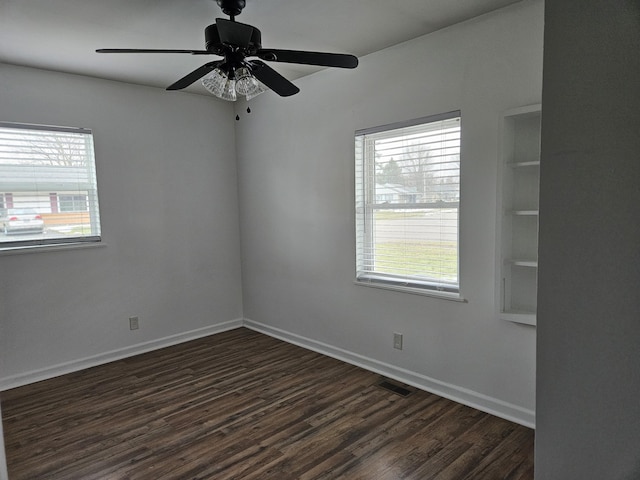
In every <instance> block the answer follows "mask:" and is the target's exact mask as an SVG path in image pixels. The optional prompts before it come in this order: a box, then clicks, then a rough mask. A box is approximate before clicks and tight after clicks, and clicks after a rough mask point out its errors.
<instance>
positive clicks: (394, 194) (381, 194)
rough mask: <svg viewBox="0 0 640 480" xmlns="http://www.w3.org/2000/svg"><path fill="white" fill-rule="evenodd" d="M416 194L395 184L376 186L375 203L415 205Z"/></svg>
mask: <svg viewBox="0 0 640 480" xmlns="http://www.w3.org/2000/svg"><path fill="white" fill-rule="evenodd" d="M417 198H418V192H417V190H416V189H415V188H413V187H405V186H403V185H398V184H396V183H383V184H380V183H378V184H376V203H415V202H416V201H417Z"/></svg>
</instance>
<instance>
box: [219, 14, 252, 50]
mask: <svg viewBox="0 0 640 480" xmlns="http://www.w3.org/2000/svg"><path fill="white" fill-rule="evenodd" d="M216 27H218V35H219V36H220V41H221V42H222V43H226V44H228V45H233V46H236V47H240V48H245V47H248V46H249V43H250V42H251V36H252V35H253V27H252V26H251V25H247V24H245V23H239V22H232V21H231V20H226V19H224V18H216Z"/></svg>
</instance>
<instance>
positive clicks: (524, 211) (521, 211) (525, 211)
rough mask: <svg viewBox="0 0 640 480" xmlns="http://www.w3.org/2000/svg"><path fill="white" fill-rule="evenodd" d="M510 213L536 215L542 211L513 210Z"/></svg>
mask: <svg viewBox="0 0 640 480" xmlns="http://www.w3.org/2000/svg"><path fill="white" fill-rule="evenodd" d="M509 213H510V214H511V215H518V216H533V217H536V216H538V215H539V214H540V211H539V210H511V211H510V212H509Z"/></svg>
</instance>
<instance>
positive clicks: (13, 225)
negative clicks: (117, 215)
mask: <svg viewBox="0 0 640 480" xmlns="http://www.w3.org/2000/svg"><path fill="white" fill-rule="evenodd" d="M98 241H100V213H99V208H98V189H97V182H96V171H95V158H94V149H93V136H92V134H91V131H90V130H87V129H82V128H67V127H50V126H41V125H24V124H13V123H2V122H0V249H11V248H16V247H33V246H42V245H55V244H63V243H78V242H98Z"/></svg>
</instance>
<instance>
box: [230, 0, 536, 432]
mask: <svg viewBox="0 0 640 480" xmlns="http://www.w3.org/2000/svg"><path fill="white" fill-rule="evenodd" d="M542 34H543V4H542V2H541V1H525V2H522V3H519V4H516V5H514V6H512V7H508V8H506V9H503V10H500V11H497V12H495V13H492V14H489V15H486V16H483V17H480V18H478V19H475V20H472V21H470V22H466V23H463V24H459V25H456V26H453V27H451V28H448V29H445V30H441V31H439V32H436V33H434V34H431V35H427V36H425V37H421V38H419V39H416V40H414V41H410V42H407V43H405V44H402V45H398V46H396V47H392V48H389V49H387V50H384V51H381V52H378V53H375V54H372V55H368V56H366V57H364V58H362V59H361V62H360V66H359V67H358V68H357V69H356V70H348V71H345V70H338V69H334V70H327V71H323V72H321V73H319V74H316V75H312V76H310V77H306V78H304V79H301V80H299V81H297V82H296V83H297V84H298V85H299V86H300V88H301V93H300V94H298V95H296V96H294V97H290V98H286V99H282V98H278V97H276V96H275V95H273V94H265V95H263V96H261V97H258V98H256V99H255V100H254V101H252V103H251V109H252V113H251V114H246V113H244V110H243V108H242V106H239V108H238V112H239V113H240V115H241V120H240V122H238V125H237V135H238V138H239V139H241V141H239V142H238V144H237V146H236V147H237V152H238V169H239V179H240V205H241V216H240V219H241V232H242V236H241V237H242V260H243V295H244V311H245V318H247V319H249V320H250V321H252V322H254V323H253V325H254V326H257V327H259V328H262V329H264V330H267V331H270V332H272V333H276V334H279V335H281V336H283V337H285V338H288V339H290V340H291V339H293V340H296V341H299V342H300V343H302V344H305V345H307V346H313V347H317V348H318V349H320V350H322V351H329V352H333V353H336V354H337V355H339V356H343V357H348V358H351V359H355V360H356V361H358V362H359V363H361V364H363V365H366V366H368V367H375V368H378V369H379V370H381V371H384V372H392V373H394V374H396V376H402V377H404V378H408V379H410V380H412V381H413V382H414V383H418V384H421V385H424V386H427V387H428V388H429V389H432V390H436V391H440V392H445V393H447V394H449V395H451V396H452V397H455V398H458V399H460V400H462V401H464V402H466V403H473V404H476V405H478V406H480V407H482V408H484V409H488V410H494V411H496V412H497V413H500V414H502V415H505V416H511V417H512V418H515V419H517V420H518V421H521V422H524V423H531V422H532V421H533V415H534V414H533V411H534V408H535V405H534V399H535V393H534V388H535V335H536V334H535V329H533V328H531V327H525V326H521V325H516V324H513V323H509V322H506V321H503V320H500V319H499V317H498V314H497V306H496V305H495V298H496V295H495V288H496V272H495V253H496V252H495V242H496V188H497V184H496V183H497V180H496V178H497V170H496V169H497V165H498V156H499V152H498V143H499V140H498V139H499V125H500V116H501V113H502V112H503V111H505V110H507V109H511V108H515V107H519V106H523V105H529V104H534V103H539V102H540V100H541V90H542V83H541V82H542V73H541V72H542ZM457 109H460V110H461V111H462V131H463V134H462V138H463V140H462V179H461V181H462V187H461V189H462V190H461V196H462V207H461V220H460V223H461V236H462V239H461V247H460V248H461V262H460V263H461V290H462V294H463V296H464V297H465V298H466V299H467V303H457V302H452V301H447V300H442V299H436V298H431V297H426V296H419V295H410V294H405V293H398V292H392V291H386V290H381V289H375V288H370V287H363V286H358V285H354V283H353V281H354V268H355V252H354V242H355V240H354V196H353V195H354V194H353V188H354V187H353V185H354V173H353V172H354V167H353V162H354V159H353V156H354V153H353V150H354V131H355V130H357V129H362V128H366V127H372V126H376V125H384V124H388V123H393V122H397V121H402V120H408V119H412V118H417V117H422V116H426V115H432V114H437V113H442V112H448V111H452V110H457ZM393 332H402V333H404V339H405V341H404V350H402V351H398V350H394V349H393V348H392V345H393V344H392V334H393Z"/></svg>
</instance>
